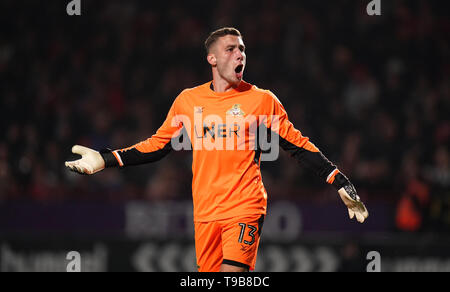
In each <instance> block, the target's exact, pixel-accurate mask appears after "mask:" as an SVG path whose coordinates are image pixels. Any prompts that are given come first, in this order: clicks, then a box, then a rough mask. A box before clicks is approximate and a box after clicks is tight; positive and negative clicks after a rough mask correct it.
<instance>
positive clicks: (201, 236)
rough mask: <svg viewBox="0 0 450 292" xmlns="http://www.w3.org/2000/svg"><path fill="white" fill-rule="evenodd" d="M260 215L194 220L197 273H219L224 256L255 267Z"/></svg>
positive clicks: (252, 268)
mask: <svg viewBox="0 0 450 292" xmlns="http://www.w3.org/2000/svg"><path fill="white" fill-rule="evenodd" d="M260 218H261V215H258V216H248V217H235V218H232V219H224V220H218V221H212V222H196V223H195V252H196V256H197V267H198V271H199V272H218V271H219V270H220V266H221V264H222V261H223V260H224V259H226V260H230V261H234V262H238V263H241V264H245V265H247V266H249V267H250V270H254V269H255V263H256V255H257V252H258V246H259V240H260V232H261V230H260V228H262V226H260V225H259V220H260Z"/></svg>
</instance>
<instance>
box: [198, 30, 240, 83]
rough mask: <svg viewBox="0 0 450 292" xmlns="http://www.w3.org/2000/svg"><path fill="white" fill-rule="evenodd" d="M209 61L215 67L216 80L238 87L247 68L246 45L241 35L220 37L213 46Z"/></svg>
mask: <svg viewBox="0 0 450 292" xmlns="http://www.w3.org/2000/svg"><path fill="white" fill-rule="evenodd" d="M207 59H208V62H209V63H210V64H211V66H212V67H213V74H214V79H215V81H216V82H221V83H222V82H226V83H228V84H229V85H230V86H231V87H237V86H238V85H239V83H240V82H241V80H242V77H243V74H244V68H245V61H246V56H245V46H244V42H243V41H242V38H241V37H238V36H235V35H226V36H223V37H221V38H219V39H218V40H217V41H216V42H215V43H214V45H213V46H212V47H211V50H210V53H209V54H208V57H207Z"/></svg>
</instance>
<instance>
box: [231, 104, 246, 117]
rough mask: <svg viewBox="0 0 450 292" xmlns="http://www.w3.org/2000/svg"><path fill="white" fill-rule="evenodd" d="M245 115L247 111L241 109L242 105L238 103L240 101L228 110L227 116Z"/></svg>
mask: <svg viewBox="0 0 450 292" xmlns="http://www.w3.org/2000/svg"><path fill="white" fill-rule="evenodd" d="M244 115H245V113H244V111H243V110H242V109H241V105H240V104H238V103H236V104H234V105H233V107H232V108H231V109H229V110H228V111H227V116H233V117H238V116H241V117H243V116H244Z"/></svg>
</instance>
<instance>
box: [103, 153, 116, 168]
mask: <svg viewBox="0 0 450 292" xmlns="http://www.w3.org/2000/svg"><path fill="white" fill-rule="evenodd" d="M100 155H101V156H102V158H103V160H104V161H105V168H107V167H117V166H119V162H118V161H117V159H116V157H115V156H114V154H112V151H111V150H110V149H102V150H100Z"/></svg>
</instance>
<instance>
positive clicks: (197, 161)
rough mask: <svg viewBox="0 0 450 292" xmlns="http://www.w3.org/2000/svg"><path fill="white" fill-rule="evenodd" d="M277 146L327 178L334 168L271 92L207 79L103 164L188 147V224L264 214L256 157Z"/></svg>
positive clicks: (271, 153)
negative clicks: (149, 132)
mask: <svg viewBox="0 0 450 292" xmlns="http://www.w3.org/2000/svg"><path fill="white" fill-rule="evenodd" d="M265 134H267V135H265ZM182 136H185V137H183V140H182V139H180V138H181V137H182ZM269 138H270V139H269ZM263 143H265V144H264V145H262V144H263ZM267 146H270V147H267ZM278 146H281V147H282V148H283V149H285V150H286V151H289V152H290V153H291V155H292V156H293V157H294V158H296V159H297V160H298V161H299V162H300V163H302V164H304V165H306V166H307V167H309V168H310V169H311V170H313V171H314V172H316V173H317V174H318V175H319V176H321V177H322V178H323V179H324V180H325V181H327V182H328V183H332V182H333V179H334V175H335V174H336V173H337V172H338V171H337V169H336V167H335V166H334V165H333V164H332V163H331V162H329V161H328V160H327V159H326V158H325V157H324V156H323V155H322V154H321V153H320V151H319V150H318V149H317V148H316V147H315V146H314V145H313V144H312V143H311V142H310V141H309V139H308V138H307V137H304V136H303V135H302V134H301V132H300V131H299V130H297V129H295V128H294V126H293V125H292V123H291V122H290V121H289V120H288V116H287V113H286V111H285V109H284V108H283V106H282V105H281V103H280V101H279V100H278V99H277V98H276V96H275V95H274V94H273V93H271V92H270V91H268V90H263V89H259V88H257V87H256V86H254V85H251V84H249V83H246V82H244V81H242V82H241V83H240V85H239V87H237V88H235V89H232V90H230V91H227V92H223V93H217V92H215V91H213V90H212V82H208V83H205V84H203V85H200V86H197V87H194V88H190V89H186V90H184V91H183V92H181V93H180V94H179V96H178V97H177V98H176V99H175V101H174V103H173V105H172V107H171V108H170V110H169V113H168V115H167V118H166V120H165V121H164V123H163V124H162V126H161V127H160V128H159V129H158V131H157V132H156V134H154V135H153V136H152V137H150V138H148V139H147V140H145V141H142V142H140V143H138V144H136V145H134V146H132V147H128V148H124V149H119V150H115V151H112V152H111V154H112V155H114V156H112V155H111V157H112V159H110V160H109V161H106V165H107V166H108V167H109V166H116V165H119V166H120V167H124V166H128V165H136V164H142V163H148V162H152V161H156V160H159V159H161V158H162V157H164V156H165V155H166V154H167V153H169V152H170V151H172V150H174V149H175V150H179V149H192V153H193V162H192V172H193V180H192V196H193V205H194V221H196V222H207V221H213V220H220V219H227V218H231V217H234V216H242V215H256V214H265V213H266V206H267V193H266V190H265V188H264V185H263V182H262V178H261V171H260V163H261V155H263V156H264V155H267V157H268V159H271V160H273V159H275V158H276V156H277V153H278V152H277V149H278ZM111 160H113V161H111Z"/></svg>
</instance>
